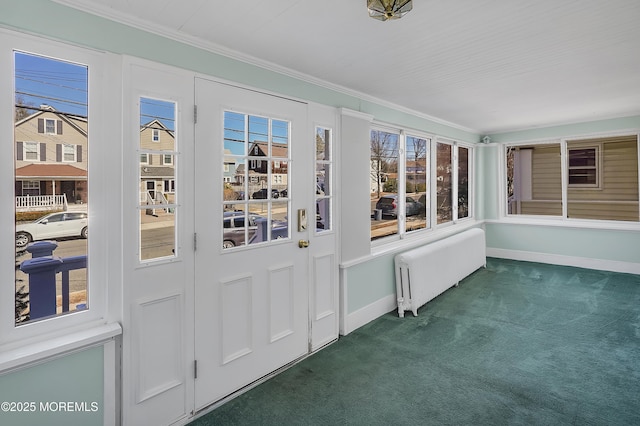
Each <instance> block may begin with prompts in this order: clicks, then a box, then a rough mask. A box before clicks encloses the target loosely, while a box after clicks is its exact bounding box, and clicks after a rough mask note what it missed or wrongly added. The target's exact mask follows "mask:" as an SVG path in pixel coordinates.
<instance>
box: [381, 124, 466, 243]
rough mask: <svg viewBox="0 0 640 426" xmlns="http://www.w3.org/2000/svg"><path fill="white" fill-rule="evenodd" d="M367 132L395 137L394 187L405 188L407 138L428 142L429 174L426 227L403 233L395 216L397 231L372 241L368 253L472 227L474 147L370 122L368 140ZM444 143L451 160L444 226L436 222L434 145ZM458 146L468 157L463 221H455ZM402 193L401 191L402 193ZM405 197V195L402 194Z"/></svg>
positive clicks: (402, 201)
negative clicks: (448, 205)
mask: <svg viewBox="0 0 640 426" xmlns="http://www.w3.org/2000/svg"><path fill="white" fill-rule="evenodd" d="M371 131H383V132H388V133H394V134H398V135H399V138H398V143H399V144H400V148H399V154H398V188H405V187H406V186H405V185H406V138H407V136H411V137H417V138H423V139H427V140H429V148H428V149H429V164H427V169H428V171H429V177H428V191H427V200H428V201H429V203H430V208H429V214H430V217H429V219H428V223H429V224H430V226H429V227H425V228H422V229H417V230H412V231H406V218H405V217H404V215H398V230H397V233H395V234H391V235H389V236H385V237H382V238H378V239H376V240H372V241H371V242H370V244H371V250H372V253H373V252H375V253H376V254H378V253H382V252H386V246H389V247H391V249H392V250H393V247H395V245H396V244H402V241H407V244H409V243H408V241H415V240H424V239H425V238H429V235H432V234H437V233H440V230H443V229H446V228H449V227H454V229H459V228H461V227H462V226H469V224H471V226H473V224H474V223H475V222H476V219H475V174H474V170H475V168H474V159H475V147H476V144H473V143H468V142H463V141H458V140H454V139H450V138H446V137H441V136H437V135H433V134H429V133H426V132H423V131H419V130H415V129H398V128H396V127H393V126H388V125H385V124H380V123H372V125H371V127H370V130H369V137H371V136H370V135H371ZM438 143H445V144H448V145H451V146H452V159H451V170H452V182H451V185H452V198H451V204H452V206H451V207H452V220H451V221H448V222H445V223H440V224H438V223H437V196H435V194H437V167H436V161H437V149H436V148H437V144H438ZM369 146H370V145H369ZM458 147H464V148H467V149H468V150H469V156H468V157H469V158H468V162H469V164H468V174H469V183H470V185H469V201H468V202H469V205H468V210H469V215H468V216H467V217H465V218H458V172H457V170H458ZM370 155H371V151H370V150H369V156H370ZM402 193H403V194H405V191H402ZM405 197H406V194H405ZM405 197H398V209H400V211H404V210H405V204H406V199H405Z"/></svg>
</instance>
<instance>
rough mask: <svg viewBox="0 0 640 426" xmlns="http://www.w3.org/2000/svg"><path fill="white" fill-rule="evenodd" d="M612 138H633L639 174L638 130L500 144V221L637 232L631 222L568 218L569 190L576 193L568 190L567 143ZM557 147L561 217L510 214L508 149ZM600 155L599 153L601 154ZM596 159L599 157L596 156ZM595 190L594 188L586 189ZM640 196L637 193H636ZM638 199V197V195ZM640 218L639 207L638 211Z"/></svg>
mask: <svg viewBox="0 0 640 426" xmlns="http://www.w3.org/2000/svg"><path fill="white" fill-rule="evenodd" d="M615 136H635V137H636V143H637V149H638V170H640V130H638V131H625V132H607V133H602V134H590V135H575V136H568V137H563V138H554V139H538V140H528V141H518V142H502V143H500V145H501V147H500V150H499V153H500V154H499V155H500V158H499V161H498V164H499V168H500V172H499V175H500V176H499V178H500V185H499V188H500V194H501V195H500V196H499V200H500V205H501V206H500V210H499V219H500V220H503V221H508V222H511V223H524V224H545V225H546V224H561V225H562V226H574V227H581V228H592V229H620V230H627V229H628V230H637V229H638V226H639V224H640V222H630V221H617V220H600V219H577V218H568V217H567V216H568V214H567V213H568V205H567V203H568V201H569V198H568V190H569V188H570V189H571V190H574V189H577V188H575V187H573V186H572V187H569V177H568V166H569V160H568V153H567V141H569V142H571V141H576V140H586V139H601V138H608V137H615ZM553 144H556V145H557V144H560V152H561V155H562V157H563V158H562V159H561V167H562V171H561V176H562V215H561V216H542V215H524V214H509V213H508V211H509V206H508V203H509V200H508V198H507V161H506V155H507V148H509V147H521V146H538V145H540V146H542V145H553ZM594 145H596V142H595V141H594V143H593V144H589V143H588V142H585V145H584V146H585V147H587V146H591V147H592V146H594ZM600 152H602V151H601V150H600ZM599 157H602V156H601V155H599ZM600 170H603V169H602V165H600ZM638 184H639V188H640V172H639V173H638ZM589 189H594V188H589ZM639 192H640V190H639ZM639 195H640V194H639ZM639 214H640V207H639Z"/></svg>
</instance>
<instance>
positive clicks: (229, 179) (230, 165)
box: [223, 149, 237, 184]
mask: <svg viewBox="0 0 640 426" xmlns="http://www.w3.org/2000/svg"><path fill="white" fill-rule="evenodd" d="M223 182H224V183H230V184H235V183H237V181H236V159H235V158H233V156H232V155H231V150H230V149H225V150H224V176H223Z"/></svg>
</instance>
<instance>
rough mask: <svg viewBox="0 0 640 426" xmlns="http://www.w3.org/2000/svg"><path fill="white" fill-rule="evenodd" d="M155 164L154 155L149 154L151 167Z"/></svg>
mask: <svg viewBox="0 0 640 426" xmlns="http://www.w3.org/2000/svg"><path fill="white" fill-rule="evenodd" d="M152 164H153V155H151V154H149V165H152Z"/></svg>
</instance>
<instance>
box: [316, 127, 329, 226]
mask: <svg viewBox="0 0 640 426" xmlns="http://www.w3.org/2000/svg"><path fill="white" fill-rule="evenodd" d="M331 136H332V133H331V129H327V128H323V127H317V128H316V141H315V142H316V187H315V194H316V195H315V198H316V232H324V231H330V230H331V227H332V217H331V208H332V204H333V197H332V193H333V191H332V177H333V175H332V171H333V158H332V157H331V154H332V150H333V147H332V143H333V140H332V138H331Z"/></svg>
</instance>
